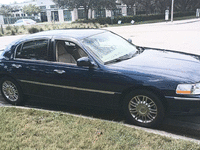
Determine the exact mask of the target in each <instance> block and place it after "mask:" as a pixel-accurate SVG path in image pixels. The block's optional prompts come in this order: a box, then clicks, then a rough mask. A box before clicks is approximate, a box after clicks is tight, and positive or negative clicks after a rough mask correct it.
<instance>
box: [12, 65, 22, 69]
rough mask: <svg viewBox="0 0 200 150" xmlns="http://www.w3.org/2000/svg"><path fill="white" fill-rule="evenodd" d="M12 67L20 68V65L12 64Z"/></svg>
mask: <svg viewBox="0 0 200 150" xmlns="http://www.w3.org/2000/svg"><path fill="white" fill-rule="evenodd" d="M12 66H13V67H15V68H20V67H22V66H21V65H16V64H12Z"/></svg>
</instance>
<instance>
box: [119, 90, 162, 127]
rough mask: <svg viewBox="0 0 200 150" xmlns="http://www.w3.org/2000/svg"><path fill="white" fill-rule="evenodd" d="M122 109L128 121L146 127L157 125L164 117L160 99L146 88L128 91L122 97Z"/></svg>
mask: <svg viewBox="0 0 200 150" xmlns="http://www.w3.org/2000/svg"><path fill="white" fill-rule="evenodd" d="M123 111H124V113H125V115H126V118H127V120H128V121H129V122H130V123H133V124H135V125H139V126H143V127H148V128H153V127H156V126H158V125H159V124H160V123H161V122H162V120H163V118H164V107H163V104H162V102H161V100H160V99H159V98H158V97H157V96H156V95H155V94H153V93H152V92H149V91H146V90H136V91H132V92H131V93H129V94H128V95H127V96H126V97H125V99H124V103H123Z"/></svg>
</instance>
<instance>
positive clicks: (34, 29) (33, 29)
mask: <svg viewBox="0 0 200 150" xmlns="http://www.w3.org/2000/svg"><path fill="white" fill-rule="evenodd" d="M39 31H40V30H39V29H38V28H36V27H31V28H29V29H28V32H29V33H30V34H32V33H37V32H39Z"/></svg>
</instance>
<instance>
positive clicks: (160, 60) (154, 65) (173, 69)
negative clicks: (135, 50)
mask: <svg viewBox="0 0 200 150" xmlns="http://www.w3.org/2000/svg"><path fill="white" fill-rule="evenodd" d="M109 67H111V68H113V69H114V68H115V69H117V70H121V71H123V72H126V71H128V73H130V72H132V73H133V74H137V75H145V76H152V75H155V76H162V77H167V78H171V79H172V78H173V79H175V78H176V79H181V81H184V82H199V81H200V61H199V57H198V56H196V55H190V54H184V53H179V52H173V51H163V50H154V49H148V50H144V51H143V52H142V53H141V54H138V55H136V56H135V57H133V58H131V59H128V60H124V61H121V62H118V63H114V64H110V65H109Z"/></svg>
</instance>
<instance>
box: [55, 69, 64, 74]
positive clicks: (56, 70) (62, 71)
mask: <svg viewBox="0 0 200 150" xmlns="http://www.w3.org/2000/svg"><path fill="white" fill-rule="evenodd" d="M54 72H57V73H59V74H63V73H65V71H64V70H58V69H54Z"/></svg>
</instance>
